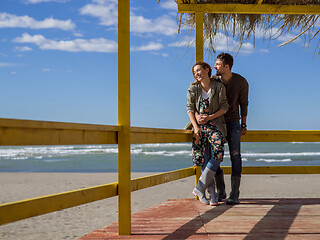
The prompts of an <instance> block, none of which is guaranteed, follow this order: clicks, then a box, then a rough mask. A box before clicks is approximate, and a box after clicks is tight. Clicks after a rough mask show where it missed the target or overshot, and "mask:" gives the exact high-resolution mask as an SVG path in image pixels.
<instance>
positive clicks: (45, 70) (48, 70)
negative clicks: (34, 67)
mask: <svg viewBox="0 0 320 240" xmlns="http://www.w3.org/2000/svg"><path fill="white" fill-rule="evenodd" d="M50 71H51V69H50V68H43V69H42V72H50Z"/></svg>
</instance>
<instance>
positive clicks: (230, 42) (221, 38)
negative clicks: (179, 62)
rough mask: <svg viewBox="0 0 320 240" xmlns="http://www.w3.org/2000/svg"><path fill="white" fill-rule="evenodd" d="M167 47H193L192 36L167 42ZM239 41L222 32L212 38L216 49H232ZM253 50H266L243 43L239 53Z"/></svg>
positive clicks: (247, 52)
mask: <svg viewBox="0 0 320 240" xmlns="http://www.w3.org/2000/svg"><path fill="white" fill-rule="evenodd" d="M204 45H205V47H206V48H208V47H209V41H208V40H207V41H206V42H205V43H204ZM168 46H169V47H194V37H193V38H190V39H189V40H188V39H186V38H185V39H183V40H181V41H178V42H173V43H170V44H168ZM239 46H240V45H239V42H237V41H235V40H234V39H233V38H231V37H228V36H226V35H225V34H223V33H217V34H216V36H215V39H214V47H215V50H216V51H234V50H237V49H238V48H239ZM255 51H259V52H268V51H267V50H266V49H259V50H256V49H255V48H254V46H253V44H251V43H248V42H247V43H243V44H242V46H241V48H240V50H239V53H242V54H252V53H254V52H255Z"/></svg>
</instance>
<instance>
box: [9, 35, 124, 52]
mask: <svg viewBox="0 0 320 240" xmlns="http://www.w3.org/2000/svg"><path fill="white" fill-rule="evenodd" d="M14 41H15V42H18V43H33V44H36V45H37V46H38V47H39V48H40V49H42V50H61V51H67V52H104V53H110V52H116V51H117V48H118V44H117V42H116V41H113V40H108V39H104V38H94V39H89V40H86V39H74V40H68V41H56V40H51V39H46V38H45V37H44V36H43V35H33V36H31V35H29V34H28V33H24V34H23V35H22V36H21V37H18V38H16V39H15V40H14Z"/></svg>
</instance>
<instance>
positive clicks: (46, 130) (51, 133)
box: [0, 118, 120, 145]
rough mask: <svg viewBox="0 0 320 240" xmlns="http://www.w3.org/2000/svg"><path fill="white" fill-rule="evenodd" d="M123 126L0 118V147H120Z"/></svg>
mask: <svg viewBox="0 0 320 240" xmlns="http://www.w3.org/2000/svg"><path fill="white" fill-rule="evenodd" d="M119 130H120V127H118V126H106V125H94V124H80V123H63V122H47V121H33V120H18V119H4V118H0V145H72V144H117V142H118V141H117V135H118V131H119Z"/></svg>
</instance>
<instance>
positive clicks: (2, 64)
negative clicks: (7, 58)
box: [0, 62, 17, 67]
mask: <svg viewBox="0 0 320 240" xmlns="http://www.w3.org/2000/svg"><path fill="white" fill-rule="evenodd" d="M14 66H17V65H16V64H14V63H6V62H0V67H14Z"/></svg>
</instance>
